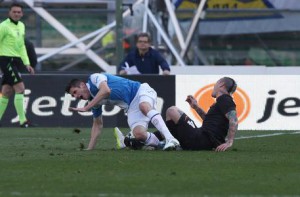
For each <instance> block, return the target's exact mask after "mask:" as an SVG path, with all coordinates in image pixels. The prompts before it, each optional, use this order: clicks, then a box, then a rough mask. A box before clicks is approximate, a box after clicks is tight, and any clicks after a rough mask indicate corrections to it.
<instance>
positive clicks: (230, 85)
mask: <svg viewBox="0 0 300 197" xmlns="http://www.w3.org/2000/svg"><path fill="white" fill-rule="evenodd" d="M222 81H223V82H224V84H225V87H226V90H227V92H228V93H229V94H233V93H234V92H235V90H236V88H237V84H236V82H235V81H234V79H232V78H230V77H223V80H222Z"/></svg>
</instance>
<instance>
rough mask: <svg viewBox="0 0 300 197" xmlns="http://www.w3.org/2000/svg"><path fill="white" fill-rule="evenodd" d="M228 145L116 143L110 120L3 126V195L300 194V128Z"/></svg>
mask: <svg viewBox="0 0 300 197" xmlns="http://www.w3.org/2000/svg"><path fill="white" fill-rule="evenodd" d="M273 133H284V134H280V135H274V136H269V137H260V138H257V137H253V138H252V137H250V138H247V139H237V140H236V141H235V143H234V147H233V148H232V149H230V150H229V151H226V152H223V153H216V152H213V151H171V152H165V151H146V150H140V151H133V150H116V149H115V148H114V147H115V140H114V137H113V129H112V128H105V129H104V131H103V135H102V136H101V137H102V138H101V140H100V141H99V143H98V145H97V148H96V150H94V151H84V150H82V146H83V145H84V146H87V143H88V141H89V135H90V130H89V129H88V128H82V129H81V132H80V133H76V132H73V129H72V128H29V129H21V128H0V196H1V197H2V196H3V197H9V196H28V197H40V196H49V197H55V196H65V197H92V196H95V197H96V196H97V197H99V196H100V197H106V196H113V197H119V196H124V197H131V196H132V197H137V196H146V197H165V196H172V197H181V196H300V187H299V186H300V148H299V142H300V134H299V133H298V132H295V131H239V132H238V134H237V137H241V136H256V135H263V134H267V135H269V134H273Z"/></svg>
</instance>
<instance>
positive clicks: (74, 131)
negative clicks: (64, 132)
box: [73, 128, 81, 134]
mask: <svg viewBox="0 0 300 197" xmlns="http://www.w3.org/2000/svg"><path fill="white" fill-rule="evenodd" d="M80 132H81V130H80V129H78V128H75V129H74V130H73V133H77V134H79V133H80Z"/></svg>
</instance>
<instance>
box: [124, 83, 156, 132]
mask: <svg viewBox="0 0 300 197" xmlns="http://www.w3.org/2000/svg"><path fill="white" fill-rule="evenodd" d="M156 101H157V93H156V91H155V90H154V89H153V88H151V87H150V86H149V85H148V83H143V84H141V86H140V88H139V90H138V92H137V94H136V95H135V97H134V99H133V100H132V102H131V103H130V105H129V108H128V111H127V116H128V117H127V122H128V125H129V127H130V129H131V130H133V128H135V127H136V126H138V125H139V126H143V127H145V128H146V129H147V128H148V124H149V122H150V118H148V117H147V116H145V115H144V114H143V113H142V112H141V110H140V108H139V104H140V103H142V102H148V103H150V105H151V107H152V109H154V110H156Z"/></svg>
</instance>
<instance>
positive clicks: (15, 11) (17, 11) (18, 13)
mask: <svg viewBox="0 0 300 197" xmlns="http://www.w3.org/2000/svg"><path fill="white" fill-rule="evenodd" d="M8 15H9V17H10V18H11V19H13V20H14V21H19V20H20V19H21V18H22V16H23V11H22V8H20V7H17V6H15V7H12V8H11V9H10V11H9V13H8Z"/></svg>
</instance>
